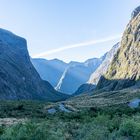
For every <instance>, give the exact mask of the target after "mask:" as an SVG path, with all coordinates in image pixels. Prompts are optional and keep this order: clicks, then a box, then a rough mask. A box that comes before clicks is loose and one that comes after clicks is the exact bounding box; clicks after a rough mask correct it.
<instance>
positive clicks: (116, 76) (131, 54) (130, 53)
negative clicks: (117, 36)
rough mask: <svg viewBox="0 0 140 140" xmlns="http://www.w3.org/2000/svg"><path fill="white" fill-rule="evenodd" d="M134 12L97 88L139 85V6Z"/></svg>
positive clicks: (136, 86)
mask: <svg viewBox="0 0 140 140" xmlns="http://www.w3.org/2000/svg"><path fill="white" fill-rule="evenodd" d="M134 13H135V14H134V15H135V16H132V19H131V20H130V22H129V24H128V25H127V27H126V30H125V32H124V34H123V37H122V41H121V47H120V48H119V50H118V52H117V54H116V55H115V56H114V58H113V61H112V62H111V65H110V66H109V68H108V70H107V72H106V74H105V75H104V77H102V78H101V79H100V81H99V83H98V85H97V89H98V90H99V89H106V90H108V91H109V90H118V89H119V90H120V89H123V88H126V87H130V86H135V88H139V87H140V84H139V83H140V8H139V7H138V8H136V10H134ZM120 79H121V80H120ZM112 81H113V82H112ZM112 87H113V88H112Z"/></svg>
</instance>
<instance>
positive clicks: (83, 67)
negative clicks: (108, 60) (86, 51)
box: [56, 57, 104, 94]
mask: <svg viewBox="0 0 140 140" xmlns="http://www.w3.org/2000/svg"><path fill="white" fill-rule="evenodd" d="M103 60H104V57H101V58H93V59H89V60H87V61H85V62H84V63H79V62H71V63H69V66H68V67H67V68H66V70H65V71H64V73H63V75H62V77H61V79H60V81H59V83H58V85H57V87H56V90H58V91H61V92H65V93H68V94H73V93H74V92H75V91H76V90H77V89H78V87H79V86H80V85H82V84H84V83H86V82H87V81H88V79H89V76H90V75H91V73H92V72H94V71H95V70H96V69H97V67H98V66H99V65H100V64H101V62H102V61H103Z"/></svg>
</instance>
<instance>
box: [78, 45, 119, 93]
mask: <svg viewBox="0 0 140 140" xmlns="http://www.w3.org/2000/svg"><path fill="white" fill-rule="evenodd" d="M119 46H120V45H119V43H117V44H115V45H114V46H113V47H112V49H111V50H110V51H109V52H107V53H106V54H105V55H104V56H105V57H104V60H103V61H102V63H101V64H100V66H99V67H98V68H97V69H96V70H95V71H94V72H93V73H92V74H91V75H90V77H89V80H88V81H87V83H86V84H83V85H81V86H80V87H79V88H78V89H77V91H76V92H75V95H78V94H81V93H85V92H89V91H91V90H94V89H95V87H96V85H97V83H98V81H99V79H100V77H101V76H102V75H103V74H105V73H106V71H107V69H108V67H109V65H110V63H111V61H112V59H113V56H114V55H115V54H116V52H117V50H118V48H119Z"/></svg>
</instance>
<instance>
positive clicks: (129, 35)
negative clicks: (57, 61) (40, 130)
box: [64, 6, 140, 113]
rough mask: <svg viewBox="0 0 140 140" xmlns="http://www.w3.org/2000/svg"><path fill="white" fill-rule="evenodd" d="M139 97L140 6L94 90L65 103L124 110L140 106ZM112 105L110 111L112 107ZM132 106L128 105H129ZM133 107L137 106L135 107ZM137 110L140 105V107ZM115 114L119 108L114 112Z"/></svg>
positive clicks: (78, 107)
mask: <svg viewBox="0 0 140 140" xmlns="http://www.w3.org/2000/svg"><path fill="white" fill-rule="evenodd" d="M139 99H140V6H139V7H138V8H136V9H135V10H134V12H133V13H132V18H131V20H130V22H129V23H128V25H127V27H126V29H125V31H124V34H123V37H122V40H121V43H120V47H119V49H118V51H117V53H116V54H115V55H114V57H113V59H112V61H111V64H110V65H109V67H108V69H107V71H106V73H105V74H104V75H103V76H101V78H100V80H99V82H98V84H97V87H96V89H95V90H94V91H89V92H87V94H82V95H78V96H76V97H72V98H70V99H68V100H67V101H65V102H64V105H65V106H67V107H69V108H68V109H73V110H78V111H79V110H83V109H85V110H87V109H90V110H92V111H93V112H96V111H97V110H98V109H100V108H102V109H103V110H105V109H107V110H108V112H109V113H110V111H111V110H112V108H113V107H115V108H117V110H119V109H122V108H123V107H125V108H124V111H126V110H127V109H129V108H130V107H131V108H132V105H136V106H138V105H139ZM109 107H110V109H111V110H109ZM128 107H129V108H128ZM133 109H134V108H133ZM137 109H138V108H137ZM114 113H116V111H115V112H114Z"/></svg>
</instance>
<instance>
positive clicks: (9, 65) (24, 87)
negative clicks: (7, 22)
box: [0, 29, 67, 101]
mask: <svg viewBox="0 0 140 140" xmlns="http://www.w3.org/2000/svg"><path fill="white" fill-rule="evenodd" d="M0 66H1V67H0V99H1V100H2V99H37V100H39V99H41V100H47V101H56V100H61V99H65V98H66V97H67V96H66V95H64V94H61V93H58V92H56V91H55V90H54V89H53V87H52V86H51V85H50V84H49V83H48V82H46V81H43V80H42V79H41V78H40V76H39V74H38V73H37V72H36V70H35V68H34V67H33V65H32V64H31V62H30V57H29V54H28V50H27V43H26V40H25V39H24V38H21V37H19V36H16V35H14V34H13V33H11V32H9V31H7V30H4V29H0Z"/></svg>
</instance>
